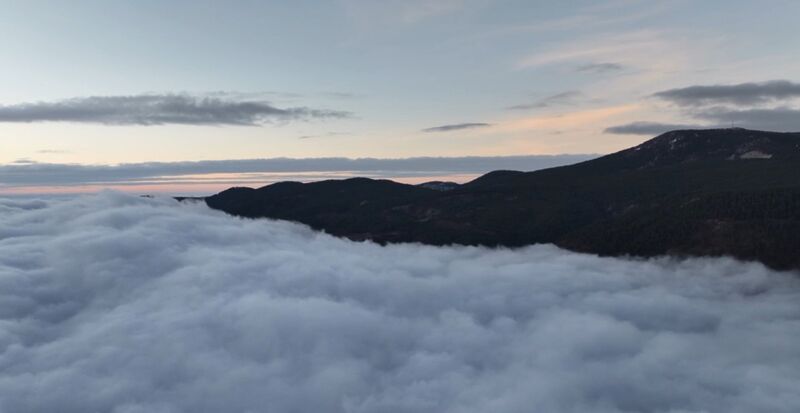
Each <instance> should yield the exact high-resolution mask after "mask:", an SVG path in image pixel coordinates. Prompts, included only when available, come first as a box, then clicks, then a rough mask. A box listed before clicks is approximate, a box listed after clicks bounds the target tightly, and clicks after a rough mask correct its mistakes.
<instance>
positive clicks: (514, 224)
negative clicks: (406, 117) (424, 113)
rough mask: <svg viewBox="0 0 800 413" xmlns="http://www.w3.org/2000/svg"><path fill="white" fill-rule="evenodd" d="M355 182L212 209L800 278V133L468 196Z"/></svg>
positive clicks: (633, 154)
mask: <svg viewBox="0 0 800 413" xmlns="http://www.w3.org/2000/svg"><path fill="white" fill-rule="evenodd" d="M448 188H449V189H448V190H442V188H440V187H438V186H437V185H421V186H413V185H404V184H400V183H396V182H392V181H387V180H370V179H365V178H355V179H347V180H339V181H322V182H314V183H307V184H302V183H297V182H283V183H278V184H274V185H270V186H266V187H263V188H259V189H251V188H232V189H229V190H227V191H224V192H221V193H219V194H217V195H214V196H211V197H208V198H207V199H206V202H207V204H208V205H209V206H210V207H212V208H216V209H220V210H223V211H226V212H228V213H231V214H234V215H238V216H243V217H251V218H256V217H268V218H278V219H288V220H292V221H298V222H302V223H305V224H308V225H310V226H311V227H313V228H315V229H319V230H324V231H326V232H328V233H331V234H333V235H337V236H343V237H348V238H351V239H354V240H365V239H370V240H374V241H377V242H381V243H385V242H422V243H427V244H435V245H445V244H467V245H488V246H509V247H516V246H522V245H528V244H533V243H554V244H556V245H558V246H560V247H563V248H567V249H571V250H574V251H581V252H589V253H596V254H601V255H612V256H619V255H632V256H641V257H650V256H657V255H677V256H719V255H730V256H734V257H737V258H740V259H746V260H758V261H761V262H763V263H764V264H766V265H768V266H770V267H773V268H777V269H791V268H800V253H799V252H800V133H775V132H763V131H753V130H746V129H738V128H734V129H712V130H680V131H673V132H668V133H665V134H663V135H660V136H658V137H656V138H654V139H651V140H649V141H647V142H645V143H643V144H641V145H639V146H636V147H633V148H630V149H626V150H623V151H620V152H617V153H614V154H611V155H607V156H603V157H600V158H597V159H593V160H590V161H586V162H582V163H578V164H575V165H570V166H563V167H558V168H551V169H546V170H540V171H535V172H519V171H494V172H490V173H487V174H486V175H483V176H481V177H479V178H477V179H475V180H473V181H471V182H468V183H466V184H463V185H455V186H448Z"/></svg>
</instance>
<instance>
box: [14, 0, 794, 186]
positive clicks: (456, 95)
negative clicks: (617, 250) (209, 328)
mask: <svg viewBox="0 0 800 413" xmlns="http://www.w3.org/2000/svg"><path fill="white" fill-rule="evenodd" d="M567 3H568V4H567ZM2 4H3V12H2V13H0V52H2V58H3V63H4V64H2V65H0V79H2V80H0V82H2V87H0V105H1V106H0V149H1V150H0V193H20V192H52V191H55V192H58V191H62V192H70V191H75V190H76V188H78V189H79V190H84V189H86V188H91V189H92V190H95V189H99V188H102V187H107V186H109V187H115V186H119V185H128V186H136V185H138V186H136V190H142V191H149V190H150V189H152V188H154V186H159V187H160V188H161V189H162V190H165V191H173V192H182V191H183V192H192V191H184V190H183V189H185V187H186V185H201V184H202V185H205V186H202V187H201V186H197V187H196V188H195V191H194V192H209V191H213V190H216V189H218V188H220V187H224V186H226V185H229V184H231V183H236V182H245V183H252V184H253V185H256V184H258V183H265V182H270V181H272V180H274V179H273V178H275V176H278V175H275V174H288V176H289V177H290V178H297V179H306V178H308V177H307V175H308V174H307V172H315V173H317V175H315V177H314V178H313V179H317V178H319V177H330V176H336V174H337V173H341V172H342V171H356V172H359V171H360V172H364V171H367V172H369V171H372V172H373V173H372V176H379V177H390V178H397V177H400V178H402V177H403V176H405V177H406V179H407V180H409V179H410V180H414V179H417V180H419V179H422V178H427V177H437V176H455V178H453V179H456V180H458V179H461V180H464V179H468V178H469V177H471V176H473V175H474V174H478V173H483V172H486V171H487V169H486V168H488V169H499V168H501V167H516V168H519V169H536V168H538V167H543V166H548V165H550V163H548V162H551V161H553V159H554V158H539V157H536V156H537V155H563V154H586V155H591V154H604V153H609V152H613V151H616V150H619V149H623V148H625V147H629V146H632V145H636V144H638V143H640V142H642V141H643V140H645V139H648V138H650V137H652V136H654V135H656V134H658V133H660V132H663V131H666V130H669V129H672V128H680V127H704V126H705V127H709V126H728V125H731V124H733V125H736V126H743V127H752V128H761V129H771V130H800V116H798V115H799V114H800V110H798V107H800V105H797V100H798V98H800V84H798V83H795V82H794V80H796V79H792V78H791V76H792V75H793V74H796V73H800V54H798V53H797V50H798V45H800V31H798V30H797V16H800V2H797V1H779V0H774V1H765V2H753V1H703V2H696V1H680V0H676V1H665V2H656V1H635V0H630V1H627V0H613V1H603V2H598V1H570V2H553V1H531V0H520V1H512V0H508V1H499V0H498V1H490V0H427V1H421V0H402V1H400V0H397V1H395V0H387V1H367V0H339V1H291V2H285V1H225V2H222V1H202V0H192V1H169V2H166V1H149V0H144V1H136V2H131V1H107V0H102V1H101V0H97V1H86V0H81V1H70V2H64V1H3V2H2ZM797 80H800V79H797ZM509 155H513V156H523V155H526V156H527V155H533V157H530V158H522V159H521V160H520V158H514V159H511V160H509V159H507V158H504V157H505V156H509ZM365 157H367V158H414V159H411V160H407V162H408V163H407V165H405V167H404V168H406V169H405V170H404V172H403V173H400V172H398V171H400V170H401V169H403V168H400V167H396V170H393V169H391V168H388V169H386V168H383V167H381V166H371V167H370V168H371V169H365V170H362V169H358V165H356V166H355V167H353V168H349V167H347V166H342V165H339V166H337V167H331V166H330V164H329V163H325V162H320V163H315V161H314V159H308V158H365ZM420 157H457V158H458V159H461V160H463V161H464V162H468V161H469V160H470V159H472V160H473V161H474V158H469V157H482V158H481V159H482V160H483V163H480V165H479V166H476V165H477V164H475V163H472V164H469V165H470V166H464V165H462V164H458V165H456V166H452V165H451V166H450V167H441V168H437V167H435V166H430V165H428V166H427V167H426V168H427V169H425V168H422V169H420V168H415V165H418V163H417V162H418V161H419V159H418V158H420ZM271 158H300V160H298V161H297V162H302V165H299V164H298V165H296V166H295V167H292V168H289V170H287V169H286V168H283V169H281V168H277V169H276V168H272V167H271V166H264V165H261V166H259V167H255V168H251V169H247V168H246V167H245V166H242V165H241V164H236V165H238V166H237V167H225V168H216V169H214V168H212V169H203V168H204V167H205V166H207V164H192V165H193V166H192V168H190V169H192V170H191V171H189V172H187V171H186V170H183V171H180V170H178V169H180V168H176V169H175V170H170V169H169V168H170V167H174V166H175V165H176V164H174V163H175V162H197V161H220V162H223V163H222V164H216V165H217V166H219V165H228V164H229V163H230V161H235V160H254V159H267V160H268V159H271ZM542 159H545V162H544V163H541V162H542ZM576 159H578V158H563V159H561V158H560V157H556V158H555V160H556V161H558V162H556V164H559V163H565V162H567V161H575V160H576ZM580 159H583V158H580ZM340 161H344V160H340ZM528 161H530V163H529V164H527V163H525V162H528ZM153 162H159V163H163V164H159V165H161V166H163V167H164V168H165V170H163V171H160V172H158V174H156V173H153V174H150V175H148V174H142V173H139V175H137V176H136V177H135V179H134V178H131V175H130V173H129V174H128V175H125V176H123V177H115V175H114V173H115V172H114V171H117V169H114V168H115V167H110V168H109V166H114V165H118V164H136V165H139V166H136V165H127V167H128V169H131V168H133V169H136V168H146V167H148V165H149V166H152V163H153ZM225 162H229V163H228V164H226V163H225ZM459 162H460V161H459ZM515 162H517V163H515ZM520 162H521V163H520ZM456 163H458V162H456ZM453 165H455V163H454V164H453ZM184 166H185V165H184ZM237 168H238V169H237ZM387 170H388V172H387ZM75 171H79V172H80V174H82V175H80V174H79V175H80V176H81V177H82V178H74V179H71V180H63V179H60V178H59V177H63V176H64V174H65V173H66V174H69V173H75ZM375 171H380V172H375ZM392 171H394V172H392ZM300 172H304V173H306V175H302V176H300V175H299V173H300ZM206 173H215V174H220V173H222V174H237V175H236V176H233V177H231V176H224V177H222V178H220V176H219V175H213V176H212V175H206V176H205V177H202V178H201V179H200V180H201V181H203V182H201V183H197V182H195V181H192V180H191V179H190V178H187V177H186V176H187V174H191V175H192V176H197V175H204V174H206ZM246 173H256V174H262V175H255V176H251V177H250V179H249V180H248V179H243V178H242V176H244V175H242V174H246ZM348 173H349V172H348ZM93 174H94V175H93ZM263 174H271V175H270V176H272V177H273V178H267V177H266V175H263ZM292 174H294V175H292ZM362 174H364V173H362ZM123 175H124V174H123ZM134 175H136V174H134ZM456 175H458V176H460V178H459V177H458V176H456ZM33 176H35V177H37V178H31V177H33ZM165 176H167V177H168V176H173V177H174V176H180V178H175V179H166V181H169V182H165V179H164V177H165ZM280 176H281V177H283V176H284V175H280ZM303 176H306V178H303ZM409 177H411V178H409ZM420 177H422V178H420ZM412 178H413V179H412ZM131 179H134V180H133V181H131ZM275 179H277V178H275ZM308 179H311V178H308ZM68 187H69V188H71V189H69V188H68ZM59 188H61V189H59ZM181 188H183V189H181Z"/></svg>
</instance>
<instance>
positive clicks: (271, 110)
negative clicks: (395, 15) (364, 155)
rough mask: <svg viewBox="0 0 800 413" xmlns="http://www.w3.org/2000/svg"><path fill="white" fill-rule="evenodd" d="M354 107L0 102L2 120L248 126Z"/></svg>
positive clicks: (112, 99) (130, 100) (137, 99)
mask: <svg viewBox="0 0 800 413" xmlns="http://www.w3.org/2000/svg"><path fill="white" fill-rule="evenodd" d="M347 116H349V113H348V112H344V111H336V110H321V109H311V108H306V107H294V108H285V109H283V108H278V107H275V106H272V105H271V104H269V103H268V102H264V101H240V100H231V99H222V98H217V97H196V96H190V95H177V94H160V95H159V94H152V95H133V96H91V97H81V98H72V99H66V100H60V101H55V102H36V103H22V104H18V105H6V106H0V122H80V123H100V124H105V125H165V124H180V125H243V126H254V125H259V124H263V123H269V122H280V121H291V120H301V119H310V118H343V117H347Z"/></svg>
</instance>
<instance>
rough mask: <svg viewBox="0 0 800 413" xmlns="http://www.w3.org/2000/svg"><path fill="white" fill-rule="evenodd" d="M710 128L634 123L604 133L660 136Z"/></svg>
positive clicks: (609, 128)
mask: <svg viewBox="0 0 800 413" xmlns="http://www.w3.org/2000/svg"><path fill="white" fill-rule="evenodd" d="M707 127H708V126H699V125H682V124H675V123H658V122H632V123H626V124H624V125H617V126H611V127H608V128H606V129H605V130H604V131H603V133H613V134H616V135H660V134H662V133H664V132H669V131H673V130H677V129H703V128H707Z"/></svg>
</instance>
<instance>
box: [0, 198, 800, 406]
mask: <svg viewBox="0 0 800 413" xmlns="http://www.w3.org/2000/svg"><path fill="white" fill-rule="evenodd" d="M797 343H800V282H798V279H797V277H796V275H792V274H780V273H775V272H772V271H770V270H768V269H765V268H764V267H763V266H761V265H759V264H750V263H740V262H737V261H734V260H730V259H692V260H687V261H676V260H669V259H661V260H651V261H631V260H622V259H612V258H598V257H594V256H590V255H582V254H575V253H571V252H567V251H564V250H561V249H558V248H555V247H552V246H533V247H529V248H524V249H519V250H488V249H483V248H466V247H457V248H440V247H430V246H420V245H393V246H389V247H380V246H377V245H374V244H371V243H354V242H350V241H346V240H341V239H336V238H333V237H330V236H327V235H325V234H321V233H316V232H313V231H311V230H309V229H308V228H307V227H304V226H301V225H296V224H292V223H287V222H276V221H268V220H259V221H248V220H242V219H238V218H233V217H229V216H226V215H224V214H222V213H220V212H218V211H212V210H209V209H208V208H206V207H205V206H204V205H200V204H184V205H181V204H178V203H177V202H175V201H173V200H171V199H145V198H137V197H133V196H128V195H123V194H119V193H112V192H107V193H102V194H100V195H96V196H85V197H79V198H75V199H68V200H58V199H47V200H29V199H0V411H2V412H53V411H58V412H93V411H97V412H118V413H132V412H256V411H270V412H437V413H438V412H476V413H477V412H504V413H507V412H531V411H540V412H594V413H596V412H673V413H678V412H742V413H744V412H757V411H764V412H766V411H768V412H787V413H788V412H797V411H800V346H798V345H797Z"/></svg>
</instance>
